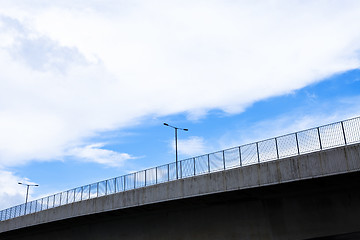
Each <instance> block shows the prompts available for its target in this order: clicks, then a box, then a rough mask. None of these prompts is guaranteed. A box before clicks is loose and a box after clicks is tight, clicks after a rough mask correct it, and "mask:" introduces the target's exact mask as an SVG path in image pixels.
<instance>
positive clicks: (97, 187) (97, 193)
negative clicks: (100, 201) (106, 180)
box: [96, 182, 99, 197]
mask: <svg viewBox="0 0 360 240" xmlns="http://www.w3.org/2000/svg"><path fill="white" fill-rule="evenodd" d="M96 197H99V182H97V183H96Z"/></svg>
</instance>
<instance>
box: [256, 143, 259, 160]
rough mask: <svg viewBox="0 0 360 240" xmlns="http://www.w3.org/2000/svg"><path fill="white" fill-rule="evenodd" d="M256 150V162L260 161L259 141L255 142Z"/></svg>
mask: <svg viewBox="0 0 360 240" xmlns="http://www.w3.org/2000/svg"><path fill="white" fill-rule="evenodd" d="M256 152H257V157H258V163H260V154H259V143H258V142H256Z"/></svg>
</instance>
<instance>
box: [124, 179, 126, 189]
mask: <svg viewBox="0 0 360 240" xmlns="http://www.w3.org/2000/svg"><path fill="white" fill-rule="evenodd" d="M125 181H126V175H125V176H124V191H125V189H126V182H125Z"/></svg>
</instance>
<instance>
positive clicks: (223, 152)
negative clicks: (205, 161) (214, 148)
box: [222, 150, 226, 170]
mask: <svg viewBox="0 0 360 240" xmlns="http://www.w3.org/2000/svg"><path fill="white" fill-rule="evenodd" d="M222 157H223V164H224V170H225V169H226V164H225V151H224V150H223V151H222Z"/></svg>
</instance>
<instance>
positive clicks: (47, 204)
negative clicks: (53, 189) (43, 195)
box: [46, 197, 49, 209]
mask: <svg viewBox="0 0 360 240" xmlns="http://www.w3.org/2000/svg"><path fill="white" fill-rule="evenodd" d="M46 209H49V197H47V201H46Z"/></svg>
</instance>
